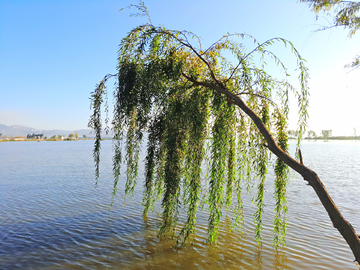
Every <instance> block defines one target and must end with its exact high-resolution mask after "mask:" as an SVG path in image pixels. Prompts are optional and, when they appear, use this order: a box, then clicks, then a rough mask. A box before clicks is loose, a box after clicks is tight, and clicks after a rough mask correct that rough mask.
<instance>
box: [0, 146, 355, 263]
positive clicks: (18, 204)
mask: <svg viewBox="0 0 360 270" xmlns="http://www.w3.org/2000/svg"><path fill="white" fill-rule="evenodd" d="M92 144H93V141H77V142H65V141H64V142H60V141H59V142H45V141H44V142H43V141H42V142H17V143H2V144H0V153H1V155H0V269H359V267H358V266H356V265H355V264H354V263H353V262H352V260H353V255H352V253H351V251H350V249H349V248H348V246H347V244H346V243H345V241H344V240H343V239H342V237H341V236H340V234H339V233H338V232H337V230H336V229H334V228H333V226H332V224H331V221H330V220H329V218H328V216H327V214H326V212H325V210H324V209H323V207H322V205H321V204H320V202H319V200H318V199H317V197H316V195H315V192H314V191H313V190H312V189H311V187H309V186H307V185H306V184H305V182H304V180H302V179H301V178H299V177H297V176H296V177H295V179H292V180H291V181H290V183H289V191H288V195H289V198H288V201H289V213H288V221H289V225H288V237H287V246H286V247H285V248H283V249H280V250H275V249H274V248H273V247H272V239H273V236H272V219H273V216H274V213H273V208H272V206H273V203H274V202H273V199H272V197H273V195H272V189H273V188H272V184H271V174H270V175H269V179H268V181H270V182H269V183H268V185H267V193H266V198H265V204H266V206H267V207H266V212H265V216H264V230H263V244H262V246H258V245H257V244H256V242H255V241H254V233H253V225H252V214H253V213H254V211H255V208H254V206H253V205H252V204H251V194H250V196H244V204H245V211H244V215H245V224H244V226H243V228H242V230H243V231H244V232H243V233H240V232H238V231H233V232H229V229H230V224H231V213H229V214H228V215H227V216H225V218H224V221H223V222H222V224H221V229H220V235H219V245H218V247H217V248H210V247H209V246H208V245H207V244H206V226H207V215H206V213H204V212H200V213H199V217H198V222H197V224H198V231H197V238H196V241H195V243H194V245H192V246H188V247H185V248H182V249H178V250H176V249H174V242H173V240H171V239H159V238H158V237H156V235H157V228H158V225H159V224H160V213H161V209H158V210H156V211H155V212H154V213H153V214H151V215H149V217H148V219H146V220H144V219H143V217H142V215H141V212H142V206H141V200H142V181H143V177H142V175H143V174H142V171H140V174H139V175H140V178H139V185H138V186H137V190H136V193H135V196H134V197H133V198H132V200H131V201H127V203H126V205H125V206H123V205H124V198H123V191H122V190H119V192H118V195H117V196H116V198H115V201H114V204H113V208H112V210H111V211H109V204H110V203H111V192H112V184H113V180H112V177H111V157H112V156H111V155H112V153H111V148H112V146H111V141H104V142H103V146H102V156H101V162H102V164H101V175H100V179H99V183H98V185H97V187H95V185H94V183H95V180H94V173H93V172H94V164H93V160H92ZM302 153H303V158H304V163H305V165H307V166H308V167H310V168H311V169H313V170H315V171H316V172H317V173H318V175H319V176H320V178H321V180H322V181H323V182H324V184H325V186H326V188H327V190H328V191H329V192H330V194H331V195H332V197H333V200H334V201H335V203H337V204H338V207H339V208H340V210H341V211H342V213H343V215H344V216H345V218H347V219H348V220H349V221H350V223H351V224H352V225H353V226H354V227H355V229H356V230H357V231H358V232H359V231H360V212H359V205H360V196H359V194H360V187H359V182H360V180H359V175H360V143H355V142H326V143H324V142H304V144H303V149H302ZM143 158H144V157H142V159H143ZM142 159H141V160H142ZM140 170H143V168H140ZM122 181H124V179H122ZM120 186H122V185H121V184H120ZM181 218H185V215H184V214H182V215H181Z"/></svg>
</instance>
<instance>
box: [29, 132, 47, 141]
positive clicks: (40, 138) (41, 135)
mask: <svg viewBox="0 0 360 270" xmlns="http://www.w3.org/2000/svg"><path fill="white" fill-rule="evenodd" d="M27 138H28V139H36V140H42V139H43V138H44V134H35V133H33V134H32V135H31V134H28V135H27Z"/></svg>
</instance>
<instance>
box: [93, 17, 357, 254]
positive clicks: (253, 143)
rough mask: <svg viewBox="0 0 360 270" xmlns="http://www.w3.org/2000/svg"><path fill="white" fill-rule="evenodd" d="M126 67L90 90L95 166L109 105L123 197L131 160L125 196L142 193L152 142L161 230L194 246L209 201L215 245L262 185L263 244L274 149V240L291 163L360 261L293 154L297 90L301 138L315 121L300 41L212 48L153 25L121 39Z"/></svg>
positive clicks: (150, 199) (152, 186) (149, 190)
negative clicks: (223, 224) (293, 76)
mask: <svg viewBox="0 0 360 270" xmlns="http://www.w3.org/2000/svg"><path fill="white" fill-rule="evenodd" d="M244 39H249V40H251V41H252V44H253V47H252V48H251V49H250V50H247V49H246V47H245V45H244V43H242V42H241V41H242V40H244ZM274 43H282V44H284V45H285V47H287V48H289V49H290V50H291V51H292V52H293V54H294V61H295V62H296V63H297V66H298V69H297V71H298V79H299V83H300V84H299V88H298V89H297V88H295V87H293V86H292V85H291V84H290V83H289V82H288V81H287V78H288V77H289V76H290V74H288V72H287V69H286V67H285V66H284V64H283V63H282V62H281V60H280V59H279V58H278V57H277V56H276V55H275V54H274V53H272V52H271V50H270V47H271V45H273V44H274ZM269 59H273V60H274V61H275V63H276V64H277V65H278V66H279V68H280V70H281V71H282V74H283V75H284V76H283V79H276V78H274V77H273V76H271V74H269V73H268V72H267V70H266V65H267V63H268V60H269ZM117 69H118V72H117V74H114V75H111V74H108V75H106V76H105V77H104V79H103V80H102V81H101V82H100V83H99V84H98V85H97V86H96V88H95V90H94V91H93V92H92V93H91V106H92V109H93V113H92V115H91V118H90V121H89V127H91V128H93V129H94V131H95V139H96V140H95V144H94V152H93V155H94V160H95V172H96V175H97V177H98V176H99V161H100V148H101V144H100V143H101V131H102V129H103V126H102V125H103V122H102V112H103V109H105V113H106V116H105V129H109V128H111V129H112V131H113V132H114V137H113V144H114V147H113V149H114V156H113V175H114V195H115V193H116V190H117V187H118V183H119V181H120V167H121V164H123V163H124V164H125V175H126V182H125V193H126V194H127V195H129V194H130V195H131V194H133V192H134V190H135V185H136V181H137V177H138V166H139V165H138V161H139V153H140V147H141V142H142V141H143V140H144V138H146V139H147V151H146V159H145V182H144V194H143V205H144V215H146V214H147V213H148V212H149V211H152V209H153V208H154V205H155V203H156V202H157V201H161V207H162V209H163V213H162V225H161V228H160V231H159V234H160V235H169V234H170V235H172V236H175V237H177V239H178V243H180V244H183V243H185V242H186V241H187V240H188V239H189V237H190V236H192V235H194V233H195V231H196V215H197V211H198V208H199V206H200V205H201V204H203V205H204V206H205V207H206V209H207V211H208V214H209V223H208V239H209V241H210V242H211V243H216V241H217V234H218V228H219V222H220V219H221V217H222V214H223V212H224V211H232V213H233V216H234V225H239V224H240V223H241V220H242V194H243V193H244V190H245V191H246V190H248V189H249V188H251V187H252V186H255V187H256V190H257V195H256V196H255V197H254V203H255V204H256V206H257V210H256V212H255V213H254V223H255V227H256V231H255V237H256V239H257V240H260V238H261V228H262V215H263V213H264V207H265V204H264V192H265V188H266V187H265V177H266V175H267V171H268V166H269V156H270V152H272V153H274V154H275V156H276V157H277V160H276V163H275V166H274V169H275V179H274V186H275V194H274V198H275V201H276V202H275V213H276V215H275V219H274V228H273V232H274V244H275V245H277V244H281V243H284V236H285V233H286V216H285V214H286V211H287V205H286V185H287V181H288V173H289V168H288V166H290V167H291V168H293V169H294V170H295V171H297V172H299V173H300V174H301V175H302V176H303V178H304V179H305V180H306V181H308V183H309V185H311V186H312V187H313V188H314V190H315V191H316V193H317V195H318V196H319V198H320V200H321V202H322V203H323V205H324V207H325V208H326V210H327V211H328V213H329V216H330V218H331V220H332V221H333V223H334V226H335V227H336V228H338V229H339V231H340V232H341V233H342V234H343V236H344V238H345V239H346V240H347V241H348V243H349V245H350V247H351V248H352V250H353V252H354V254H355V256H356V259H357V260H359V259H360V255H359V254H360V248H359V247H360V242H359V238H358V237H357V235H356V234H355V231H354V229H353V228H352V226H351V225H350V224H349V223H348V222H347V221H346V220H345V219H344V218H343V217H342V216H341V214H340V212H339V211H338V209H337V207H336V205H335V204H334V203H333V201H332V200H331V198H330V196H329V194H328V193H327V192H326V190H325V188H324V186H323V184H322V183H321V181H320V179H319V178H318V177H317V175H316V173H315V172H313V171H311V170H310V169H308V168H307V167H305V166H304V165H303V163H302V159H301V152H299V158H300V160H299V161H296V160H295V159H293V158H291V157H290V156H289V155H288V138H287V135H286V127H287V119H288V113H289V95H291V94H294V95H295V96H296V98H297V101H298V115H299V121H298V128H297V130H298V131H299V141H300V139H301V137H302V136H303V133H304V128H305V125H306V121H307V117H308V114H307V107H308V97H309V93H308V87H307V80H308V72H307V68H306V67H305V65H304V59H303V58H302V57H301V56H300V54H299V53H298V51H297V50H296V49H295V48H294V46H293V45H292V44H291V42H289V41H287V40H285V39H282V38H273V39H270V40H267V41H265V42H262V43H260V42H258V41H257V40H256V39H255V38H253V37H251V36H249V35H245V34H226V35H224V36H222V37H221V38H220V39H219V40H217V41H215V42H214V43H213V44H211V45H210V46H209V47H207V48H203V47H202V44H201V42H200V38H199V37H198V36H196V35H195V34H193V33H192V32H187V31H176V30H168V29H166V28H165V27H162V26H160V27H156V26H153V25H152V24H151V21H150V23H149V24H145V25H141V26H139V27H136V28H135V29H133V30H132V31H130V33H129V34H128V35H127V36H126V37H125V38H123V39H122V41H121V43H120V48H119V55H118V67H117ZM112 77H115V78H116V86H115V89H114V92H113V97H114V109H113V117H112V121H111V122H110V120H109V117H108V113H109V110H108V104H107V87H106V85H107V81H108V80H109V79H110V78H112ZM109 123H111V125H110V127H108V124H109ZM185 207H187V219H186V221H185V222H184V223H181V224H180V223H179V211H180V208H185ZM349 239H350V240H349ZM356 254H357V255H356Z"/></svg>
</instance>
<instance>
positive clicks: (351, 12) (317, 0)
mask: <svg viewBox="0 0 360 270" xmlns="http://www.w3.org/2000/svg"><path fill="white" fill-rule="evenodd" d="M299 1H300V2H305V3H308V4H309V6H310V7H311V8H312V10H313V11H314V12H315V13H317V14H318V13H320V12H321V11H323V12H326V13H327V14H328V15H331V16H333V24H332V25H331V26H330V27H325V28H324V29H328V28H331V27H344V28H345V29H347V30H349V37H352V36H353V35H354V34H355V33H356V32H357V31H358V30H359V29H360V2H359V1H342V0H299ZM334 13H335V14H334ZM359 66H360V56H356V57H355V58H354V60H353V61H352V62H351V63H350V64H348V65H346V67H350V68H356V67H359Z"/></svg>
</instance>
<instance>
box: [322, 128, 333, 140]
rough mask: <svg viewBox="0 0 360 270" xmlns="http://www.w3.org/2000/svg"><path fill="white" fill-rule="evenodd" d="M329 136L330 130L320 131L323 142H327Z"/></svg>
mask: <svg viewBox="0 0 360 270" xmlns="http://www.w3.org/2000/svg"><path fill="white" fill-rule="evenodd" d="M331 134H332V130H331V129H329V130H322V131H321V135H322V137H323V138H324V140H325V141H327V140H328V139H329V137H331Z"/></svg>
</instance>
